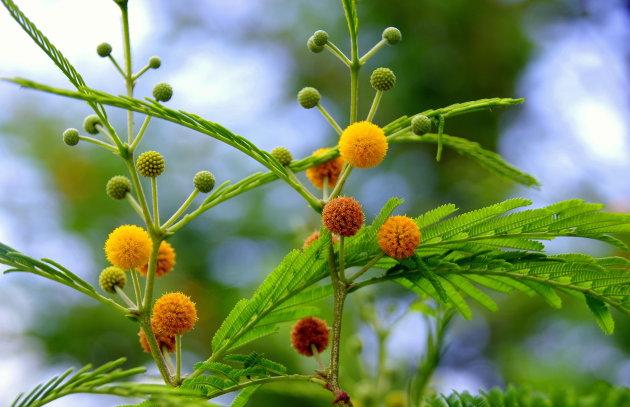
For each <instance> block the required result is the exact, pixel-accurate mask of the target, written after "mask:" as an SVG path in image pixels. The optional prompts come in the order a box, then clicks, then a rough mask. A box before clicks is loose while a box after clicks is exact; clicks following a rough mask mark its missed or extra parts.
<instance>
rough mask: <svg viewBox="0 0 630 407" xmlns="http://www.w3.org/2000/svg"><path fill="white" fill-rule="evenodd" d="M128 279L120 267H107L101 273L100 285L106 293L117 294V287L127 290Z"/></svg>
mask: <svg viewBox="0 0 630 407" xmlns="http://www.w3.org/2000/svg"><path fill="white" fill-rule="evenodd" d="M126 282H127V277H126V276H125V272H124V271H122V270H121V269H119V268H118V267H107V268H106V269H105V270H103V271H101V275H100V276H99V278H98V283H99V285H100V286H101V288H102V289H103V291H105V292H106V293H110V294H116V286H118V287H120V288H125V283H126Z"/></svg>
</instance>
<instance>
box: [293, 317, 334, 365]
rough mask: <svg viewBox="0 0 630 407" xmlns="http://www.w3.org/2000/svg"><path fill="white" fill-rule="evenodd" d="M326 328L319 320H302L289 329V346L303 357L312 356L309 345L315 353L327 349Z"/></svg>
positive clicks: (312, 318)
mask: <svg viewBox="0 0 630 407" xmlns="http://www.w3.org/2000/svg"><path fill="white" fill-rule="evenodd" d="M328 336H329V335H328V326H327V325H326V322H324V321H322V320H321V319H319V318H315V317H308V318H302V319H300V320H299V321H298V322H296V323H295V325H293V328H291V346H293V348H294V349H295V350H296V351H297V352H298V353H300V354H302V355H304V356H313V349H311V345H315V349H317V352H323V351H324V350H325V349H326V348H327V347H328Z"/></svg>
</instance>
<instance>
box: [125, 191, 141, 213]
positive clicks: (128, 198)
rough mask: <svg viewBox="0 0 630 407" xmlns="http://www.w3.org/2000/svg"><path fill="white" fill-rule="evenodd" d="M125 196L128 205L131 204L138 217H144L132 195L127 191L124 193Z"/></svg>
mask: <svg viewBox="0 0 630 407" xmlns="http://www.w3.org/2000/svg"><path fill="white" fill-rule="evenodd" d="M126 198H127V202H129V205H131V207H132V208H133V209H134V210H135V211H136V213H137V214H138V215H140V218H142V219H144V214H143V213H142V208H141V207H140V205H138V202H137V201H136V200H135V199H134V197H133V196H132V195H131V194H129V193H128V194H127V195H126Z"/></svg>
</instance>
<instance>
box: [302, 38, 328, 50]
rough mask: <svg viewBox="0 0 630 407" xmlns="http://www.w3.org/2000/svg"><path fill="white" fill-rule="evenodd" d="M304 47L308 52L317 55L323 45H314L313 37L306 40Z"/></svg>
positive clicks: (322, 48)
mask: <svg viewBox="0 0 630 407" xmlns="http://www.w3.org/2000/svg"><path fill="white" fill-rule="evenodd" d="M306 46H307V47H308V49H309V51H311V52H314V53H315V54H319V53H320V52H322V51H323V50H324V46H323V45H317V44H315V38H314V37H310V38H309V39H308V41H307V42H306Z"/></svg>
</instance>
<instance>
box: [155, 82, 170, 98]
mask: <svg viewBox="0 0 630 407" xmlns="http://www.w3.org/2000/svg"><path fill="white" fill-rule="evenodd" d="M152 93H153V97H154V98H155V100H157V101H158V102H168V101H169V100H171V98H172V97H173V88H172V87H171V85H169V84H168V83H165V82H160V83H158V84H157V85H155V86H154V87H153V92H152Z"/></svg>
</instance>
